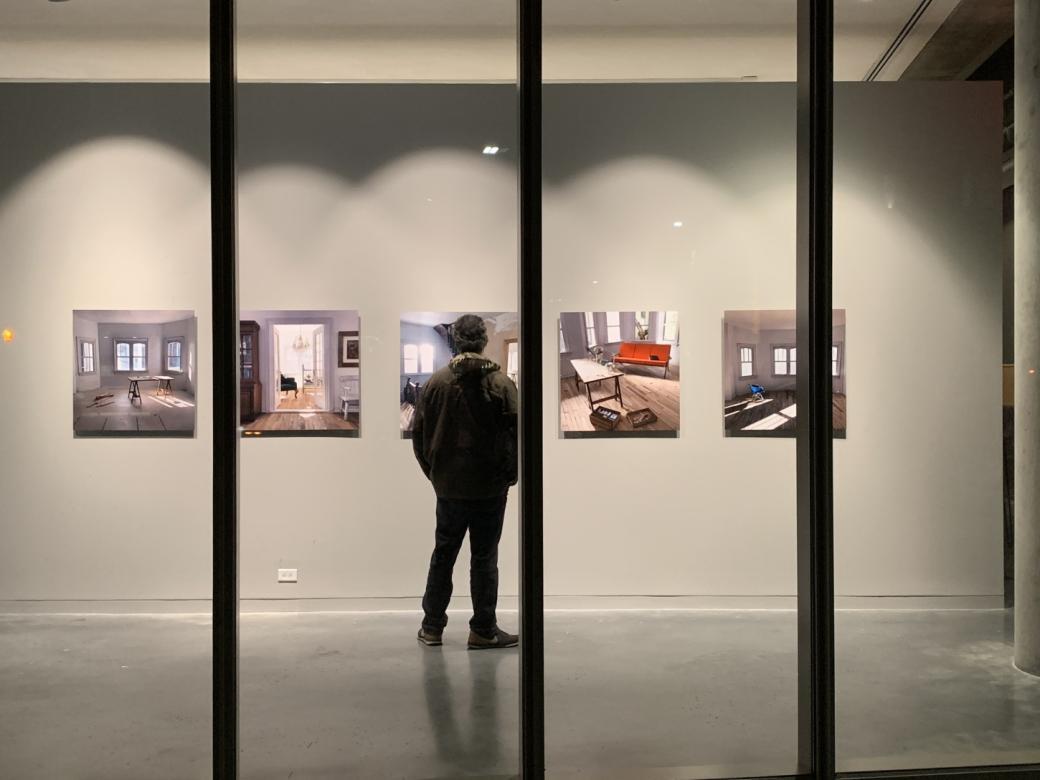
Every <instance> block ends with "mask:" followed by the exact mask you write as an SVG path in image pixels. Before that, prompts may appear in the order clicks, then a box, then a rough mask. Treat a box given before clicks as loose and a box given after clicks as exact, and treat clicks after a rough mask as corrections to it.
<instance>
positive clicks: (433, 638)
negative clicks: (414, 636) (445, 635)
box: [418, 628, 444, 647]
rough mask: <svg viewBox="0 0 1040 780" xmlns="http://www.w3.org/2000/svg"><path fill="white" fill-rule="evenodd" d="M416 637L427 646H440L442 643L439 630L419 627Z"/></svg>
mask: <svg viewBox="0 0 1040 780" xmlns="http://www.w3.org/2000/svg"><path fill="white" fill-rule="evenodd" d="M418 639H419V641H420V642H422V643H423V644H424V645H426V646H427V647H440V646H441V645H442V644H444V643H443V642H442V641H441V632H440V631H428V630H427V629H425V628H420V629H419V636H418Z"/></svg>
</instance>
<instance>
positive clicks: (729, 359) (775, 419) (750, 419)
mask: <svg viewBox="0 0 1040 780" xmlns="http://www.w3.org/2000/svg"><path fill="white" fill-rule="evenodd" d="M831 327H832V329H833V338H832V344H831V356H830V357H831V359H830V371H831V381H832V387H833V396H834V401H833V408H834V416H833V422H834V436H835V437H836V438H845V364H846V359H845V310H844V309H835V310H834V316H833V320H832V326H831ZM722 334H723V335H722V345H723V346H722V382H723V398H724V402H723V410H722V415H723V421H724V427H725V431H726V436H765V437H775V438H788V437H789V438H794V436H795V430H796V428H797V418H798V403H797V399H796V397H795V388H796V385H797V383H798V347H797V334H796V332H795V312H794V310H793V309H772V310H748V311H727V312H725V313H724V314H723V319H722Z"/></svg>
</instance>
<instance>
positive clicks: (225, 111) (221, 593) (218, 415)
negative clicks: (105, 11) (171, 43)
mask: <svg viewBox="0 0 1040 780" xmlns="http://www.w3.org/2000/svg"><path fill="white" fill-rule="evenodd" d="M209 24H210V87H209V89H210V171H211V173H210V176H211V179H212V187H211V194H210V198H211V203H210V209H211V220H212V224H211V230H212V234H213V236H212V240H213V257H212V279H213V282H212V284H213V289H212V296H213V312H212V317H213V777H214V778H216V780H233V779H234V778H237V777H238V254H237V251H238V250H237V216H236V215H237V186H236V185H237V182H236V137H235V128H236V110H235V109H236V102H235V89H236V73H235V34H236V30H235V0H210V20H209Z"/></svg>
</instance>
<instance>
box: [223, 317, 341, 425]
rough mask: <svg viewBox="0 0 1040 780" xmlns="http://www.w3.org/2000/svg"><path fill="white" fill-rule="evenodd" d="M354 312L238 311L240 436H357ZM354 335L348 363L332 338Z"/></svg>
mask: <svg viewBox="0 0 1040 780" xmlns="http://www.w3.org/2000/svg"><path fill="white" fill-rule="evenodd" d="M359 323H360V318H359V316H358V312H357V311H353V310H351V311H279V310H243V311H242V312H241V319H240V321H239V339H240V344H239V354H240V366H241V369H240V376H239V383H240V386H241V426H242V435H243V436H245V437H258V436H347V437H355V436H358V435H359V430H360V423H361V394H360V372H361V354H360V345H359V342H357V334H358V332H359ZM347 333H350V334H354V335H353V336H352V337H351V338H352V339H354V340H355V344H356V346H355V347H354V350H353V354H352V356H351V357H352V359H350V360H346V359H344V356H342V355H339V353H338V351H337V348H338V344H337V339H340V338H343V334H347Z"/></svg>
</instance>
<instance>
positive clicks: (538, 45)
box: [516, 0, 545, 780]
mask: <svg viewBox="0 0 1040 780" xmlns="http://www.w3.org/2000/svg"><path fill="white" fill-rule="evenodd" d="M516 28H517V33H516V34H517V74H518V79H517V102H518V106H517V114H518V128H517V142H518V147H519V154H518V157H519V227H520V235H519V243H520V247H519V251H520V257H519V266H520V280H519V281H520V287H519V290H520V302H519V311H520V422H519V425H520V430H519V436H520V486H519V491H520V707H521V709H520V761H521V777H523V778H525V780H528V779H529V778H541V777H544V776H545V636H544V635H545V631H544V628H545V623H544V610H543V606H544V599H543V596H544V594H543V590H542V588H543V571H542V538H543V535H542V508H543V506H542V498H543V496H542V438H543V434H542V430H543V428H542V417H543V398H542V0H517V25H516Z"/></svg>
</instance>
